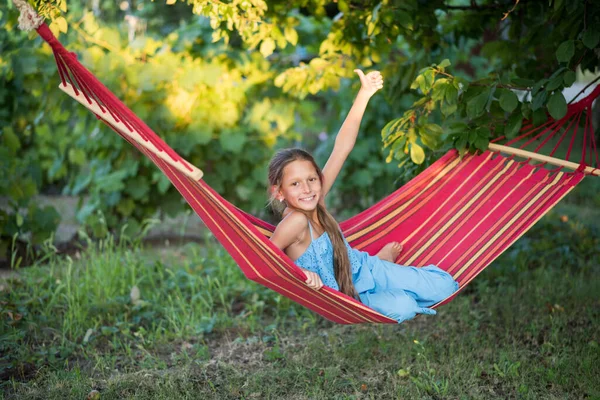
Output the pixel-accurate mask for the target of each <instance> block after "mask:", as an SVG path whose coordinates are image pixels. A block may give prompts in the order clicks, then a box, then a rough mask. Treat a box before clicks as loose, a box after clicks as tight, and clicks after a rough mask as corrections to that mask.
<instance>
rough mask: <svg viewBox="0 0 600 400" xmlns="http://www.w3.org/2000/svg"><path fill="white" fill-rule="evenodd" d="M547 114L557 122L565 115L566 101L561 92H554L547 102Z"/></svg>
mask: <svg viewBox="0 0 600 400" xmlns="http://www.w3.org/2000/svg"><path fill="white" fill-rule="evenodd" d="M548 112H549V113H550V115H551V116H552V118H554V119H556V120H559V119H561V118H562V117H564V116H565V115H566V114H567V101H566V100H565V96H563V94H562V93H561V92H556V93H554V94H553V95H552V96H550V100H548Z"/></svg>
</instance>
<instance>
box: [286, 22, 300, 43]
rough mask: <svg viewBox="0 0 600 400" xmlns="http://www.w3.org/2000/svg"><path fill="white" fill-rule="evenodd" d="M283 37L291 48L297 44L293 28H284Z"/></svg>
mask: <svg viewBox="0 0 600 400" xmlns="http://www.w3.org/2000/svg"><path fill="white" fill-rule="evenodd" d="M283 35H284V36H285V40H287V41H288V42H289V43H290V44H291V45H292V46H295V45H296V44H298V32H297V31H296V30H295V29H294V28H292V27H290V26H286V27H285V29H284V31H283Z"/></svg>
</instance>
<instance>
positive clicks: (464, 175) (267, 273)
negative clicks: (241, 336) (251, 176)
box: [37, 24, 600, 324]
mask: <svg viewBox="0 0 600 400" xmlns="http://www.w3.org/2000/svg"><path fill="white" fill-rule="evenodd" d="M37 31H38V33H39V34H40V36H41V37H42V38H43V39H44V40H45V41H46V42H48V44H49V45H50V46H51V47H52V50H53V52H54V55H55V58H56V62H57V65H58V71H59V74H60V77H61V80H62V83H61V84H60V86H59V87H60V89H61V90H63V91H65V92H66V93H68V94H69V95H70V96H71V97H73V98H74V99H75V100H77V101H78V102H80V103H81V104H83V105H84V106H85V107H87V108H88V109H90V110H91V111H92V112H94V113H95V114H96V116H97V117H98V118H99V119H101V120H102V121H103V122H105V123H106V124H108V125H109V126H110V127H111V128H113V129H114V131H115V132H116V133H118V134H119V135H120V136H122V137H123V138H124V139H125V140H127V141H128V142H129V143H131V144H132V145H133V146H135V147H137V148H138V150H140V151H141V152H142V153H144V154H145V155H146V156H147V157H149V158H150V159H151V160H152V161H153V162H154V163H155V164H156V165H157V166H158V167H159V168H160V169H161V170H162V172H164V173H165V175H166V176H167V177H168V178H169V179H170V180H171V182H172V183H173V185H175V187H176V188H177V190H179V192H180V193H181V194H182V195H183V197H184V198H185V199H186V201H187V202H188V203H189V204H190V205H191V207H192V208H193V209H194V211H195V212H196V213H197V214H198V215H199V216H200V218H201V219H202V220H203V221H204V223H205V224H206V226H207V227H208V228H209V229H210V230H211V231H212V233H213V234H214V236H215V237H216V238H217V239H218V240H219V242H220V243H221V244H222V245H223V246H224V247H225V249H226V250H227V251H228V252H229V253H230V254H231V256H232V257H233V258H234V260H235V261H236V262H237V264H238V265H239V266H240V268H241V269H242V271H243V272H244V274H245V275H246V277H248V278H249V279H251V280H253V281H256V282H258V283H260V284H262V285H264V286H266V287H268V288H270V289H272V290H275V291H277V292H278V293H280V294H282V295H283V296H286V297H289V298H290V299H292V300H293V301H295V302H298V303H300V304H302V305H303V306H305V307H308V308H309V309H311V310H313V311H314V312H316V313H318V314H320V315H322V316H323V317H325V318H327V319H329V320H331V321H334V322H337V323H341V324H356V323H365V322H369V323H376V322H378V323H396V321H394V320H392V319H390V318H387V317H385V316H383V315H381V314H379V313H377V312H376V311H374V310H372V309H370V308H368V307H366V306H365V305H363V304H362V303H360V302H358V301H356V300H354V299H352V298H350V297H348V296H345V295H344V294H342V293H340V292H337V291H335V290H332V289H330V288H328V287H324V288H323V289H322V290H319V291H315V290H312V289H310V288H308V287H307V286H306V285H305V283H304V280H305V276H304V273H303V272H302V271H301V270H300V269H299V268H298V267H297V266H296V265H295V264H294V263H293V262H292V261H291V260H290V259H289V258H288V257H287V256H286V255H285V254H284V253H283V252H282V251H281V250H279V249H278V248H277V247H275V246H274V245H273V244H272V243H271V242H270V240H269V236H270V234H271V232H272V231H273V229H274V227H273V226H272V225H270V224H268V223H266V222H264V221H261V220H260V219H258V218H255V217H253V216H251V215H249V214H246V213H244V212H243V211H241V210H239V209H237V208H236V207H235V206H233V205H232V204H230V203H229V202H228V201H226V200H225V199H223V198H222V197H221V196H219V195H218V194H217V193H216V192H215V191H214V190H213V189H212V188H210V187H209V186H208V185H207V184H206V183H205V182H204V181H203V180H202V179H201V177H202V172H201V171H200V170H199V169H197V168H196V167H194V166H192V165H191V164H189V163H188V162H186V161H185V160H184V159H182V158H181V157H180V156H179V155H178V154H177V153H175V151H173V150H172V149H171V148H170V147H169V146H168V145H166V144H165V143H164V142H163V141H162V140H161V139H160V138H159V137H158V136H157V135H156V134H155V133H154V132H152V130H151V129H150V128H149V127H148V126H147V125H146V124H145V123H144V122H143V121H142V120H140V119H139V118H138V117H137V116H136V115H135V114H134V113H133V112H132V111H131V110H129V109H128V108H127V107H126V106H125V105H124V104H123V103H122V102H121V101H119V100H118V99H117V98H116V96H115V95H114V94H112V93H111V92H110V91H109V90H108V89H107V88H106V87H105V86H104V85H103V84H102V83H100V82H99V81H98V79H96V78H95V77H94V76H93V75H92V74H91V73H90V72H89V71H88V70H87V69H85V68H84V67H83V66H82V65H81V64H80V63H79V62H78V61H77V58H76V57H75V55H74V54H72V53H70V52H68V51H67V50H66V49H65V48H64V47H63V46H62V45H61V44H60V43H59V42H58V40H57V39H56V38H55V37H54V36H53V35H52V33H51V32H50V30H49V28H48V27H47V26H46V25H45V24H41V25H40V26H39V27H38V28H37ZM599 94H600V87H598V88H596V90H594V92H593V93H592V95H591V96H588V97H587V98H585V99H584V100H582V101H580V102H578V103H575V104H573V105H571V106H569V111H568V113H567V116H565V118H563V119H561V120H559V121H554V120H550V121H549V122H547V123H546V124H544V125H542V126H541V127H537V128H533V127H532V126H531V125H526V126H525V127H524V128H523V130H522V132H523V135H522V137H519V138H517V139H515V143H516V140H522V139H523V138H525V137H526V136H528V135H530V136H533V139H531V140H544V143H546V142H547V140H548V139H549V138H550V137H551V136H552V135H554V134H555V133H557V132H559V129H560V128H561V127H564V126H566V125H567V124H569V126H570V125H572V124H573V123H575V124H576V125H575V130H577V127H578V126H579V122H580V120H581V118H585V120H584V121H585V124H584V125H585V128H584V131H585V135H584V136H585V137H584V146H586V147H589V148H590V149H592V150H591V151H590V152H589V153H588V156H589V157H590V160H591V159H592V154H595V157H596V160H595V161H596V165H598V155H597V151H596V146H595V142H594V134H593V129H592V126H591V113H590V110H591V102H592V100H593V98H595V97H596V96H598V95H599ZM564 131H565V134H566V132H567V131H568V129H565V130H564ZM544 136H548V139H546V138H545V137H544ZM562 139H564V134H563V138H562ZM562 139H561V141H562ZM544 143H543V144H544ZM526 144H527V143H526ZM558 144H560V142H559V143H558ZM558 144H557V145H556V148H557V147H558ZM572 145H573V142H571V147H572ZM491 148H492V146H491ZM556 148H555V149H554V151H556ZM554 151H553V152H552V153H551V155H552V154H553V153H554ZM527 154H532V153H527ZM585 155H586V153H585V150H584V153H583V157H585ZM567 158H568V157H567ZM530 160H531V159H530V158H527V159H526V160H524V161H516V160H515V159H514V155H513V156H508V157H506V156H504V155H502V154H500V152H498V151H486V152H484V153H483V154H479V155H467V156H465V157H463V158H462V159H461V158H460V157H459V156H458V154H457V152H456V151H455V150H452V151H449V152H448V153H447V154H446V155H444V156H443V157H442V158H440V159H439V160H438V161H436V162H435V163H434V164H433V165H431V166H430V167H429V168H428V169H427V170H425V171H424V172H423V173H421V174H420V175H419V176H417V177H416V178H414V179H413V180H412V181H410V182H409V183H407V184H406V185H405V186H403V187H402V188H400V189H399V190H397V191H396V192H394V193H392V194H391V195H390V196H388V197H387V198H385V199H383V200H381V201H380V202H379V203H377V204H375V205H374V206H372V207H371V208H369V209H368V210H366V211H364V212H362V213H360V214H358V215H356V216H355V217H353V218H351V219H349V220H347V221H344V222H342V223H341V224H340V226H341V229H342V231H343V233H344V235H345V236H346V237H347V239H348V241H349V243H350V245H351V246H352V247H354V248H358V249H361V250H364V251H367V252H369V253H371V254H374V253H376V252H377V251H378V250H379V249H380V248H381V247H382V246H383V245H384V244H385V243H388V242H390V241H399V242H401V243H402V244H403V246H404V250H403V252H402V254H401V255H400V257H399V259H398V260H397V262H398V263H400V264H405V265H414V266H424V265H428V264H435V265H437V266H439V267H440V268H443V269H444V270H446V271H448V272H449V273H451V274H452V276H453V277H454V278H455V279H456V280H457V281H458V282H459V284H460V289H459V291H460V290H461V289H462V288H464V287H465V286H466V285H467V284H468V283H469V282H471V280H473V279H474V278H475V277H476V276H477V275H478V274H479V273H481V271H483V269H484V268H485V267H486V266H488V265H489V264H490V263H491V262H492V261H493V260H494V259H495V258H496V257H498V256H499V255H500V254H501V253H502V252H503V251H504V250H506V249H507V248H508V247H509V246H510V245H511V244H512V243H513V242H515V241H516V240H517V239H518V238H519V237H520V236H521V235H523V234H524V233H525V232H526V231H527V230H528V229H529V228H530V227H531V226H532V225H533V224H534V223H535V222H536V221H537V220H539V219H540V218H541V217H542V216H543V215H544V214H545V213H546V212H547V211H548V210H549V209H550V208H551V207H553V206H554V205H555V204H556V203H557V202H558V201H559V200H560V199H562V198H563V197H564V196H565V195H566V194H567V193H568V192H569V191H570V190H571V189H573V187H574V186H575V185H576V184H577V183H578V182H580V181H581V180H582V178H583V177H584V175H585V174H589V173H593V174H597V173H598V171H597V170H596V169H594V168H591V167H587V165H586V163H585V162H584V161H585V160H584V159H582V160H581V162H580V163H579V164H574V163H571V164H572V165H574V166H575V168H577V170H576V171H574V172H563V171H561V170H560V169H561V168H558V169H554V170H549V169H545V168H541V167H542V166H543V165H541V164H538V165H537V166H536V165H531V164H530V163H529V161H530ZM592 161H593V160H592ZM589 165H592V162H590V163H589ZM449 300H450V299H446V300H445V301H444V302H446V301H449ZM444 302H441V303H439V304H442V303H444ZM439 304H438V305H439Z"/></svg>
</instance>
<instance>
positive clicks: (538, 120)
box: [532, 108, 548, 126]
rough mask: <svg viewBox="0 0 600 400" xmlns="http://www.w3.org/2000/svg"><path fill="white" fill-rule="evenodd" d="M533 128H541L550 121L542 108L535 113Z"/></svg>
mask: <svg viewBox="0 0 600 400" xmlns="http://www.w3.org/2000/svg"><path fill="white" fill-rule="evenodd" d="M532 120H533V121H532V122H533V126H540V125H542V124H543V123H544V122H546V121H547V120H548V115H547V114H546V109H545V108H540V109H538V110H536V111H534V112H533V118H532Z"/></svg>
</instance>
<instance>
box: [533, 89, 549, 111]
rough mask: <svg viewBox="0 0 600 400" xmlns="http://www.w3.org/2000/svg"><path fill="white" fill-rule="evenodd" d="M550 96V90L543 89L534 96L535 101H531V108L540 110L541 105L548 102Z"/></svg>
mask: <svg viewBox="0 0 600 400" xmlns="http://www.w3.org/2000/svg"><path fill="white" fill-rule="evenodd" d="M547 98H548V92H546V91H545V90H541V91H539V92H538V94H536V95H535V96H534V97H533V101H532V102H531V109H532V110H533V111H535V110H539V109H540V107H542V106H543V105H544V103H546V99H547Z"/></svg>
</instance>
